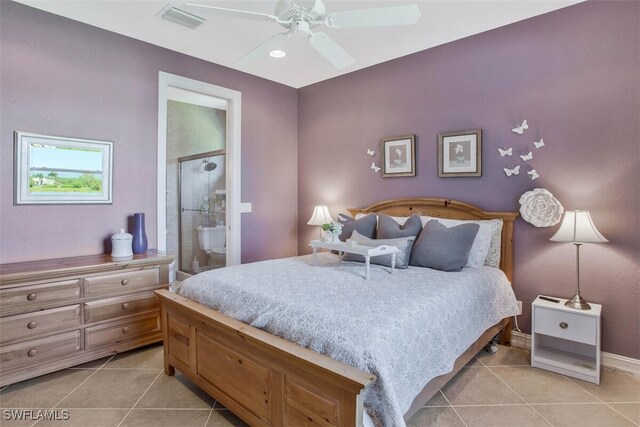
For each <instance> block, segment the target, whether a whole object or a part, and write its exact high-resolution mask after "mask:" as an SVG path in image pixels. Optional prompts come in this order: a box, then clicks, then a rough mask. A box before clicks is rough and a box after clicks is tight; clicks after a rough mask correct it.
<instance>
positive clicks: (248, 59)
mask: <svg viewBox="0 0 640 427" xmlns="http://www.w3.org/2000/svg"><path fill="white" fill-rule="evenodd" d="M288 37H289V34H288V33H282V34H276V35H275V36H273V37H270V38H268V39H267V40H265V41H264V42H262V43H261V44H260V45H259V46H258V47H256V48H255V49H253V50H251V51H249V52H248V53H247V54H246V55H245V56H243V57H242V58H240V59H238V61H237V63H238V64H240V65H245V64H251V63H252V62H254V61H256V60H257V59H260V58H261V57H263V56H265V55H267V54H268V53H269V52H271V51H272V50H274V49H276V48H277V47H278V46H279V45H280V43H282V42H284V41H285V40H286V39H287V38H288Z"/></svg>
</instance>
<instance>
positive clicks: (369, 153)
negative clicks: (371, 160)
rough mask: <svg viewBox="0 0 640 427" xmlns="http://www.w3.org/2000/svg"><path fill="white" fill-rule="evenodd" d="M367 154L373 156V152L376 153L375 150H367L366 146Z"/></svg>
mask: <svg viewBox="0 0 640 427" xmlns="http://www.w3.org/2000/svg"><path fill="white" fill-rule="evenodd" d="M367 154H368V155H370V156H373V155H374V154H376V152H375V151H373V150H369V149H368V148H367Z"/></svg>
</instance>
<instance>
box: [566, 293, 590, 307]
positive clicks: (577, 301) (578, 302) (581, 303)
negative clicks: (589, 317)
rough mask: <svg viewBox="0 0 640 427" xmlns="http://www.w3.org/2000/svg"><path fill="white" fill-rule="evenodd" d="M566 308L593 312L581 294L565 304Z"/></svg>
mask: <svg viewBox="0 0 640 427" xmlns="http://www.w3.org/2000/svg"><path fill="white" fill-rule="evenodd" d="M564 305H565V307H569V308H573V309H574V310H591V306H590V305H589V304H588V303H587V302H586V301H585V300H584V298H582V296H581V295H580V294H575V295H574V296H573V298H571V299H570V300H569V301H567V302H565V303H564Z"/></svg>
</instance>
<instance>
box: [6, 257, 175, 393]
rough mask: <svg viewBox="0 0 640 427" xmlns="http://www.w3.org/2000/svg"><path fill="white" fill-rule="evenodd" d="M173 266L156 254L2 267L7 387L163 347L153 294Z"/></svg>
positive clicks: (75, 259)
mask: <svg viewBox="0 0 640 427" xmlns="http://www.w3.org/2000/svg"><path fill="white" fill-rule="evenodd" d="M172 261H173V257H171V256H167V255H164V254H162V253H159V252H155V251H149V252H147V253H146V254H140V255H134V256H133V259H131V260H126V261H115V260H113V259H112V258H111V256H110V255H91V256H83V257H74V258H63V259H53V260H45V261H31V262H21V263H15V264H2V265H0V386H3V385H6V384H11V383H15V382H17V381H22V380H25V379H28V378H33V377H36V376H38V375H42V374H46V373H49V372H53V371H57V370H59V369H63V368H68V367H70V366H74V365H78V364H81V363H85V362H88V361H91V360H94V359H99V358H101V357H104V356H108V355H111V354H114V353H119V352H122V351H126V350H131V349H133V348H136V347H140V346H143V345H147V344H151V343H154V342H158V341H161V340H162V331H161V329H160V312H159V305H158V301H157V299H156V296H155V295H154V293H153V291H154V290H155V289H160V288H166V287H167V286H168V283H169V264H170V263H171V262H172Z"/></svg>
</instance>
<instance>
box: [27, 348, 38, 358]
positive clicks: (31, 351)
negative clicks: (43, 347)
mask: <svg viewBox="0 0 640 427" xmlns="http://www.w3.org/2000/svg"><path fill="white" fill-rule="evenodd" d="M36 354H38V350H36V349H35V348H32V349H31V350H29V351H28V352H27V356H29V357H33V356H35V355H36Z"/></svg>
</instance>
